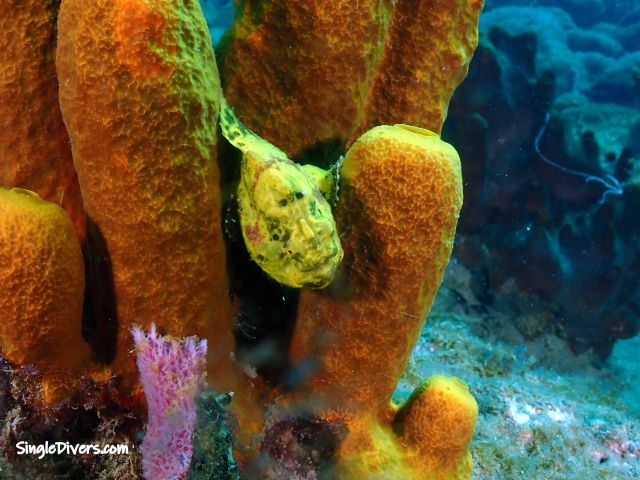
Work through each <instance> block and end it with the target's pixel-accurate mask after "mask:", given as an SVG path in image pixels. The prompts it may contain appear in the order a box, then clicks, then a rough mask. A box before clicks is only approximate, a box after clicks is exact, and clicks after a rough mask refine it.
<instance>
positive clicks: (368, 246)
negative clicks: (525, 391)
mask: <svg viewBox="0 0 640 480" xmlns="http://www.w3.org/2000/svg"><path fill="white" fill-rule="evenodd" d="M461 206H462V178H461V173H460V160H459V157H458V154H457V153H456V151H455V149H454V148H453V147H451V146H450V145H449V144H447V143H445V142H443V141H442V140H441V139H440V137H439V136H438V135H436V134H435V133H433V132H430V131H428V130H424V129H420V128H417V127H411V126H407V125H395V126H380V127H376V128H374V129H372V130H370V131H368V132H367V133H365V134H364V135H362V136H361V137H360V138H359V139H358V140H357V141H356V142H355V143H354V144H353V146H352V147H351V148H350V149H349V151H348V152H347V155H346V157H345V160H344V164H343V167H342V170H341V186H340V199H339V202H338V206H337V208H336V221H337V224H338V229H339V230H340V232H341V238H342V242H343V248H344V251H345V258H344V260H343V263H342V265H341V266H340V269H339V272H338V274H337V276H336V279H335V280H334V282H333V283H332V284H331V285H330V286H329V287H327V288H326V289H324V290H318V291H312V290H304V291H303V292H302V294H301V296H300V303H299V308H298V317H297V324H296V327H295V332H294V336H293V340H292V347H291V357H292V360H294V361H301V360H306V361H312V362H314V363H315V364H316V367H317V368H316V370H315V371H314V372H313V373H312V375H311V376H310V378H309V379H308V381H307V384H306V385H305V386H304V388H303V391H302V392H301V395H300V396H301V397H302V398H304V397H305V396H307V397H309V396H310V397H312V398H315V399H316V401H317V402H318V403H317V405H316V408H317V409H318V410H319V412H320V414H321V415H322V416H323V417H325V418H328V419H332V418H336V417H337V418H339V419H341V420H342V421H344V422H346V424H347V426H348V429H349V435H348V436H347V438H346V439H345V441H344V442H343V444H341V446H340V449H339V451H338V453H337V457H338V472H339V475H338V478H341V479H342V480H345V479H356V478H371V477H370V475H371V474H372V472H375V473H376V474H378V475H379V477H375V478H407V479H457V478H468V475H470V470H469V469H468V468H466V467H467V466H468V465H470V463H464V462H465V460H464V459H465V458H467V456H468V452H467V451H466V450H465V451H464V452H460V451H458V450H455V448H453V446H452V447H451V448H450V449H449V452H450V453H451V455H449V457H451V456H453V459H452V460H450V459H449V457H447V458H446V459H445V458H444V456H443V457H440V456H438V457H437V461H435V460H433V457H429V455H425V454H424V452H425V451H427V447H424V443H425V442H423V441H422V439H423V438H428V439H429V440H434V441H435V440H438V441H440V440H441V438H440V437H439V436H438V435H437V432H440V431H445V430H446V429H447V428H448V427H446V425H448V424H449V423H451V422H453V423H454V424H455V423H456V421H457V420H456V419H458V417H460V418H461V419H462V420H460V421H465V427H466V426H469V425H471V427H470V430H469V428H462V427H461V428H460V429H459V430H455V429H453V428H452V429H451V430H450V433H451V435H453V436H455V437H456V438H452V439H445V441H444V444H443V445H442V446H441V448H442V449H444V450H446V449H447V446H448V445H460V444H464V445H467V444H468V441H469V438H470V432H471V433H472V432H473V426H474V425H475V417H474V414H473V411H474V410H473V408H471V411H472V413H471V414H469V412H468V409H465V408H466V407H467V406H468V405H471V404H473V405H475V401H473V398H472V397H471V396H470V395H469V394H468V392H467V393H466V395H467V397H468V398H467V397H464V395H463V394H461V393H460V392H459V391H458V390H460V389H459V388H458V386H457V384H456V383H455V382H454V383H453V384H452V385H453V386H454V387H455V389H457V390H455V393H456V395H455V396H453V397H452V400H451V401H449V400H446V399H444V397H443V398H441V399H440V404H438V403H437V401H436V402H432V399H434V398H435V399H438V395H439V393H437V392H436V393H435V394H433V395H431V392H433V391H434V389H436V390H437V389H438V388H439V387H440V386H441V385H443V384H446V382H438V381H436V380H433V381H432V382H430V383H428V387H425V388H424V389H423V390H424V391H422V390H421V391H420V393H417V394H416V397H415V399H414V400H413V401H412V402H410V404H408V406H407V407H406V408H405V409H403V410H401V414H400V417H398V419H397V421H396V422H395V423H396V425H397V427H398V429H400V427H402V431H401V432H400V435H397V434H396V433H394V432H393V431H392V430H391V428H390V427H391V425H390V424H391V422H392V419H393V416H394V413H395V412H394V411H393V409H390V406H389V401H390V398H391V395H392V394H393V391H394V390H395V387H396V384H397V382H398V379H399V378H400V375H401V373H402V371H403V370H404V368H405V366H406V363H407V361H408V358H409V355H410V353H411V350H412V348H413V346H414V344H415V342H416V340H417V338H418V335H419V333H420V330H421V329H422V326H423V324H424V321H425V318H426V315H427V313H428V311H429V309H430V308H431V304H432V302H433V299H434V297H435V294H436V292H437V290H438V288H439V286H440V283H441V281H442V276H443V274H444V269H445V267H446V265H447V263H448V261H449V257H450V254H451V249H452V246H453V238H454V234H455V227H456V223H457V219H458V214H459V211H460V208H461ZM446 385H449V384H446ZM448 388H449V387H448V386H447V387H446V388H441V389H440V391H444V393H445V394H447V395H448V394H449V393H450V391H453V390H449V389H448ZM462 397H464V398H465V401H467V403H464V402H463V407H461V408H456V407H451V408H449V407H450V406H451V405H456V401H457V399H458V398H462ZM469 398H470V400H469ZM423 399H426V400H425V402H426V403H428V404H429V406H428V407H424V406H423V403H425V402H422V400H423ZM441 407H442V408H441ZM445 407H446V408H445ZM429 408H431V410H429ZM447 409H448V410H447ZM424 412H431V413H433V415H432V416H433V418H431V419H430V421H431V422H432V424H431V425H428V426H427V425H423V420H424V418H427V417H428V416H429V413H424ZM475 412H476V413H475V415H476V416H477V407H476V410H475ZM467 418H472V419H473V421H466V420H465V419H467ZM418 432H424V434H422V435H421V434H419V433H418ZM429 432H435V433H429ZM423 447H424V448H423ZM444 450H443V451H444ZM434 451H435V450H434ZM437 452H440V451H437ZM461 459H462V460H461ZM432 460H433V461H432ZM451 465H455V466H456V467H451ZM457 466H460V468H458V467H457ZM456 472H462V476H459V477H458V476H455V475H457V474H458V473H456Z"/></svg>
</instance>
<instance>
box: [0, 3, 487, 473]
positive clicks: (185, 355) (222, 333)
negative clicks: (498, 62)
mask: <svg viewBox="0 0 640 480" xmlns="http://www.w3.org/2000/svg"><path fill="white" fill-rule="evenodd" d="M236 5H237V7H238V8H239V9H240V10H239V11H238V12H237V16H236V19H235V23H234V25H233V26H232V28H231V29H230V30H229V32H228V34H227V35H226V37H225V39H224V41H223V42H222V44H221V47H220V52H221V60H222V62H221V72H222V75H223V78H224V83H225V88H226V89H227V92H226V93H227V94H228V96H229V100H230V101H229V104H230V105H231V106H232V107H233V108H234V109H235V112H236V113H237V114H238V118H236V117H235V114H234V113H233V111H232V110H231V109H230V108H229V107H225V106H224V105H225V100H224V98H223V97H222V90H221V87H220V79H219V77H218V69H217V65H216V58H215V55H214V52H213V47H212V42H211V37H210V35H209V32H208V29H207V24H206V21H205V18H204V16H203V13H202V10H201V7H200V4H199V2H197V1H195V0H180V1H171V2H167V1H165V0H133V1H127V2H119V1H109V0H99V1H95V2H86V1H84V0H63V1H62V5H61V8H60V12H59V17H58V24H57V28H58V42H57V51H56V66H57V75H58V80H59V84H60V90H59V101H60V109H61V112H62V117H63V118H64V122H65V125H66V127H67V130H68V132H69V138H70V141H71V147H72V155H73V163H74V166H75V170H76V171H77V176H78V183H79V186H80V191H81V194H82V199H83V203H84V209H85V213H86V218H87V239H86V243H85V256H86V279H87V281H86V285H87V288H86V293H85V296H84V300H85V304H84V318H83V319H82V320H81V316H82V315H81V307H82V290H83V283H82V280H83V278H85V275H84V272H83V269H82V265H83V263H82V257H81V255H80V247H79V242H78V239H77V238H76V237H75V236H74V235H75V234H74V232H73V231H72V229H71V224H70V223H69V220H68V218H67V217H65V215H64V214H63V212H62V210H61V209H60V208H59V207H56V206H55V205H53V204H48V203H47V204H44V205H46V209H49V210H47V211H55V212H57V214H56V215H58V217H59V218H58V222H59V223H60V224H61V225H62V226H64V225H65V222H66V227H65V228H66V230H65V229H63V228H62V226H58V227H57V228H60V229H62V231H63V232H66V234H65V237H64V238H65V239H66V240H67V241H68V244H69V245H68V246H69V249H71V247H73V248H75V257H74V258H73V261H71V262H70V260H69V259H67V258H63V259H61V260H60V261H56V259H55V257H54V258H50V259H48V262H55V265H53V266H51V265H52V263H47V260H41V259H36V261H37V262H38V265H37V267H42V268H45V269H46V271H44V272H39V271H38V270H37V269H35V268H34V269H32V270H30V271H29V272H30V274H32V275H33V274H35V275H38V278H37V280H38V281H31V282H30V283H29V285H37V286H39V287H41V286H44V287H47V288H49V287H50V288H51V289H53V288H54V287H56V288H62V289H71V288H72V287H73V297H72V298H70V300H69V301H68V302H67V303H66V304H65V305H64V307H65V308H66V309H69V310H71V309H73V312H72V313H73V318H71V317H72V316H71V315H69V319H64V318H63V319H61V320H60V321H57V322H54V319H52V323H54V324H55V325H54V326H55V327H56V329H58V330H60V331H61V332H62V333H60V334H58V330H55V332H54V336H53V337H52V336H48V337H47V338H46V342H49V343H43V344H42V345H37V346H36V345H24V347H25V348H24V349H22V350H24V353H25V354H28V355H33V354H34V352H39V351H40V350H38V349H39V348H41V347H42V348H43V353H42V355H44V356H48V357H47V358H53V359H54V360H52V361H50V362H49V364H43V363H38V362H37V361H34V360H33V359H32V358H34V357H28V358H27V357H24V358H18V357H12V356H11V355H10V354H11V353H12V352H11V349H10V346H11V341H14V342H15V339H13V338H12V337H11V335H14V334H15V333H16V332H21V330H20V329H19V328H18V327H16V326H15V325H14V324H15V323H16V322H18V321H20V317H19V318H14V317H16V315H15V314H14V313H13V312H12V311H9V313H8V314H9V315H10V316H11V317H12V322H13V323H12V322H6V323H5V324H3V328H4V327H5V326H7V331H6V332H5V331H4V330H3V332H1V333H2V335H0V338H1V340H2V342H4V343H3V348H4V350H5V353H6V354H7V358H8V360H9V362H8V369H7V371H9V372H10V374H9V377H8V378H10V382H11V389H10V393H8V394H7V395H5V397H7V398H10V402H9V408H11V410H9V411H8V412H7V416H6V418H5V424H6V425H7V428H8V429H9V430H10V431H11V432H12V433H11V435H8V437H7V438H10V439H12V438H13V437H14V436H18V435H23V436H24V437H25V438H27V437H29V436H30V435H32V437H29V438H33V439H34V441H42V440H43V439H49V438H55V439H58V438H60V436H61V435H63V434H64V433H63V432H65V431H66V432H68V431H70V430H74V429H76V427H75V426H74V424H73V421H74V420H73V416H72V415H71V414H70V412H72V411H73V410H74V409H78V410H79V411H81V412H82V413H81V414H79V416H78V419H79V421H86V422H87V428H77V429H76V430H77V431H75V433H74V435H73V438H72V440H77V441H92V440H95V441H97V442H100V443H102V442H104V441H105V440H114V441H115V440H123V439H124V440H126V441H129V442H136V443H137V442H138V441H139V440H140V437H139V435H140V434H141V430H142V423H143V421H144V419H145V415H144V414H145V411H146V412H147V414H148V418H147V433H146V436H145V437H144V440H142V448H141V454H142V458H140V456H139V455H134V456H131V457H128V458H127V457H125V458H124V459H123V458H121V457H114V458H112V459H108V460H104V459H99V460H98V459H92V458H85V457H73V456H64V457H60V458H56V459H47V461H46V462H44V465H45V467H43V468H42V472H43V475H55V474H56V472H59V471H64V469H65V467H66V466H69V471H70V472H72V474H71V475H88V476H90V477H91V478H109V477H110V476H113V475H115V476H117V477H119V478H120V477H122V478H125V477H127V476H129V477H131V478H133V477H135V476H137V475H140V474H142V475H143V476H144V477H146V478H153V479H154V480H162V479H163V478H202V477H207V476H210V475H211V474H215V475H220V477H221V478H223V477H227V478H238V477H239V476H242V477H243V478H245V477H246V478H283V477H288V478H296V477H297V478H305V477H306V478H318V476H322V475H333V476H335V477H336V478H341V479H343V480H349V479H356V478H357V479H374V478H406V479H416V480H417V479H432V480H436V479H438V480H445V479H448V480H458V479H460V480H462V479H468V478H470V475H471V458H470V454H469V442H470V439H471V436H472V434H473V429H474V426H475V422H476V418H477V406H476V403H475V400H474V399H473V397H472V396H471V394H470V393H469V389H468V388H467V386H466V385H465V384H464V383H462V382H461V381H460V380H458V379H455V378H449V377H442V376H440V377H438V376H436V377H432V378H430V379H429V380H427V382H426V383H425V384H424V385H421V386H420V387H418V388H417V389H416V391H415V394H414V395H413V396H412V397H411V399H410V400H409V401H407V402H406V403H404V404H403V405H396V404H393V403H392V402H391V397H392V394H393V391H394V389H395V388H396V384H397V382H398V379H399V377H400V375H401V373H402V371H403V369H404V368H405V366H406V363H407V361H408V359H409V356H410V353H411V349H412V348H413V345H414V343H415V342H416V340H417V339H418V336H419V332H420V330H421V329H422V327H423V325H424V322H425V320H426V316H427V314H428V312H429V309H430V307H431V304H432V302H433V299H434V296H435V294H436V292H437V290H438V288H439V285H440V283H441V280H442V275H443V272H444V269H445V266H446V264H447V262H448V260H449V256H450V254H451V249H452V246H453V238H454V234H455V228H456V223H457V219H458V215H459V211H460V207H461V203H462V180H461V176H460V162H459V158H458V155H457V153H456V151H455V149H454V148H453V147H452V146H451V145H449V144H447V143H445V142H443V141H442V140H441V139H440V136H439V135H438V133H437V132H439V131H440V129H441V127H442V122H443V120H444V118H445V116H446V110H447V104H448V99H449V97H450V95H451V93H452V91H453V89H454V88H455V87H456V86H457V85H458V83H459V82H460V81H461V80H462V78H463V77H464V75H465V74H466V70H467V66H468V62H469V60H470V57H471V55H472V54H473V50H474V48H475V46H476V42H477V28H476V26H477V19H478V15H479V13H480V10H481V8H482V5H483V2H482V1H480V0H456V2H448V3H447V2H440V1H433V0H422V1H418V2H413V1H409V0H407V1H404V0H400V1H398V2H391V3H389V2H386V3H385V2H373V1H367V2H364V3H361V2H355V3H354V2H344V1H341V0H339V1H335V2H333V1H332V2H318V1H310V2H306V3H304V4H301V3H300V2H284V1H279V0H276V1H273V2H267V3H264V2H257V1H247V2H237V3H236ZM52 6H54V7H55V4H52ZM409 12H411V14H409ZM344 16H348V17H349V22H345V21H344ZM412 19H413V20H415V21H412ZM288 46H292V48H288ZM47 48H52V47H50V46H48V47H47ZM50 55H52V53H50ZM49 66H50V64H49ZM19 68H22V67H19ZM47 98H48V99H51V98H54V97H51V96H48V97H47ZM265 112H267V113H265ZM220 114H222V115H223V117H222V120H221V122H220V126H221V127H222V131H223V133H224V134H225V136H226V138H227V139H228V142H227V141H224V140H223V139H222V137H219V136H218V126H219V123H218V120H219V116H220ZM240 120H241V121H240ZM408 122H411V123H413V124H415V125H416V126H410V125H407V124H406V123H408ZM243 123H246V124H247V126H248V127H249V128H251V129H252V130H253V131H255V133H253V132H252V131H249V130H248V129H247V128H245V127H244V126H243V125H242V124H243ZM383 123H389V124H391V125H378V124H383ZM392 125H393V126H392ZM423 127H425V128H430V129H431V130H433V131H430V130H426V129H425V128H423ZM434 132H436V133H434ZM0 140H2V137H0ZM3 147H4V145H3ZM347 148H348V150H347ZM342 154H344V155H345V157H344V161H343V162H342V161H341V155H342ZM301 157H304V158H305V160H306V161H305V162H304V163H305V165H300V164H299V163H295V162H294V160H300V159H301ZM236 160H237V161H236ZM327 167H331V168H327ZM3 192H4V191H3ZM3 195H7V196H8V197H7V198H10V197H11V196H13V197H15V196H18V197H20V196H23V197H25V198H21V197H20V200H21V201H28V202H33V203H37V202H41V201H40V200H38V199H37V198H36V197H34V196H30V195H23V194H22V193H21V192H20V191H7V192H6V193H3ZM13 197H11V198H13ZM0 200H2V197H0ZM283 201H284V203H283ZM12 202H13V200H11V201H9V200H7V202H6V203H8V204H9V206H12V205H13V203H12ZM41 203H42V202H41ZM0 205H1V204H0ZM44 208H45V207H43V209H44ZM52 209H53V210H52ZM332 210H333V211H332ZM223 212H226V214H225V216H224V218H223ZM334 214H335V221H334V218H333V215H334ZM43 220H46V219H43ZM10 222H11V219H9V220H5V218H4V217H3V218H2V221H0V226H6V227H7V228H6V231H5V232H4V235H5V236H6V237H7V238H8V239H11V241H12V242H13V243H10V242H8V243H6V244H5V243H3V244H2V245H1V246H0V254H1V256H3V257H7V258H10V260H8V261H7V262H6V263H7V265H8V266H9V270H8V272H9V274H11V273H12V272H14V270H15V269H16V268H23V260H27V261H29V260H30V258H29V255H22V256H19V257H18V258H20V261H16V260H15V259H14V258H15V254H16V252H22V251H23V250H25V251H27V252H29V251H30V250H29V249H33V248H35V247H36V246H37V243H38V242H40V241H50V240H51V237H52V236H54V234H53V233H50V235H48V236H47V235H45V236H43V233H42V232H44V233H45V234H46V233H47V232H50V230H47V229H46V228H45V226H44V225H41V224H40V223H39V220H38V219H37V215H35V214H33V215H32V216H30V217H29V222H28V225H27V226H26V227H21V228H23V230H22V231H23V232H24V233H25V235H21V236H20V235H19V236H16V235H15V230H16V229H15V228H14V227H13V225H11V223H10ZM234 226H237V230H239V236H240V240H238V239H237V237H236V236H234V233H233V229H234ZM223 228H224V230H223ZM32 230H33V231H32ZM0 231H1V230H0ZM223 233H226V234H227V238H224V235H223ZM341 242H342V244H343V247H344V259H343V249H342V247H341ZM5 245H6V248H8V251H7V252H4V251H3V250H2V249H4V248H5ZM50 252H51V249H50V248H49V253H50ZM54 253H55V252H54ZM288 255H289V256H290V257H289V256H288ZM261 257H262V258H261ZM252 258H253V260H255V262H254V261H253V260H252ZM341 260H342V262H341ZM61 266H63V267H64V268H66V269H69V268H72V269H73V271H65V272H62V273H63V274H64V275H65V276H66V278H65V279H64V281H61V280H60V279H59V278H58V277H56V275H57V273H59V272H58V270H57V269H56V268H61ZM0 268H1V267H0ZM25 268H26V267H25ZM260 268H262V269H263V270H261V269H260ZM29 272H27V273H29ZM265 272H266V273H267V275H265ZM47 275H49V276H52V277H56V278H52V279H49V278H48V277H47ZM22 277H24V278H26V279H27V280H33V278H30V277H29V276H28V275H23V276H22ZM22 277H20V278H21V279H22V280H24V278H22ZM40 277H42V278H40ZM42 279H44V280H45V282H43V281H42ZM70 279H71V280H70ZM49 280H51V285H48V282H49ZM54 281H55V284H54V283H53V282H54ZM280 282H281V283H280ZM7 285H9V287H8V288H12V287H11V284H10V283H7ZM291 287H296V289H294V288H291ZM299 287H306V288H308V289H305V288H303V289H301V290H298V288H299ZM323 287H324V288H323ZM0 288H5V287H4V286H3V287H0ZM63 294H65V295H66V294H69V295H71V294H70V293H69V292H68V291H67V290H64V292H63ZM39 295H41V291H40V290H39V289H33V290H30V289H26V290H25V292H24V293H20V294H19V295H18V297H17V298H18V299H19V300H20V301H21V302H27V303H29V302H32V301H34V300H35V299H41V298H42V297H40V296H39ZM56 301H58V302H60V299H59V298H58V299H57V300H56ZM29 304H30V303H29ZM0 305H2V304H1V303H0ZM47 305H49V304H47ZM274 306H275V308H274ZM274 311H275V315H274V317H275V318H273V319H267V318H266V317H268V316H270V314H271V313H273V312H274ZM251 317H253V318H251ZM27 320H28V321H30V322H31V325H33V327H32V330H33V331H31V332H29V335H32V334H34V333H38V332H42V331H43V330H42V329H43V328H45V327H48V326H49V324H45V325H44V326H43V325H42V324H37V322H36V321H35V320H30V319H27ZM251 320H253V321H254V322H255V323H256V324H260V325H261V326H260V328H261V329H262V331H261V332H264V336H262V337H261V336H260V335H254V336H253V338H250V337H251V336H252V333H254V332H253V331H252V330H251V328H250V327H248V326H247V325H248V323H247V322H249V321H251ZM134 324H138V325H140V327H136V328H134V329H133V337H134V340H133V342H132V339H131V337H130V330H131V328H132V327H133V326H134ZM154 324H155V325H157V328H156V326H155V325H154ZM23 326H24V325H22V326H21V327H20V328H22V327H23ZM34 327H35V328H34ZM67 328H69V329H70V330H71V331H72V332H73V334H74V335H75V337H73V338H68V337H65V336H64V335H65V334H66V333H67V332H66V330H65V329H67ZM149 330H150V332H149V333H148V334H147V333H144V332H146V331H149ZM81 333H84V334H85V336H86V337H87V341H88V343H89V344H90V346H91V348H92V351H93V357H94V359H95V360H97V361H99V362H100V366H99V367H98V366H96V368H95V369H93V371H92V372H91V375H88V376H86V375H85V376H82V375H79V380H78V381H79V387H78V389H77V391H74V392H73V393H74V395H66V398H64V402H61V403H60V404H59V405H54V406H53V407H52V406H50V405H47V402H44V403H43V402H41V401H39V399H40V397H41V396H42V395H43V392H44V396H45V397H47V396H48V394H47V391H48V388H47V384H46V383H45V388H44V389H42V388H40V378H41V377H42V375H44V377H45V379H46V377H47V374H48V373H49V370H48V368H50V367H51V366H52V365H54V366H55V365H57V364H59V363H60V362H61V361H62V360H63V359H65V358H67V357H71V356H73V358H74V359H75V360H76V361H79V362H80V366H82V367H84V368H87V367H88V366H89V364H88V362H87V361H86V360H84V357H78V356H77V352H78V351H80V350H82V349H83V348H85V347H86V345H85V343H84V339H83V338H82V336H81ZM261 334H262V333H261ZM29 335H27V336H26V337H25V338H32V337H30V336H29ZM76 337H77V338H76ZM194 337H197V338H200V339H202V340H201V341H196V340H195V338H194ZM249 338H250V339H249ZM265 338H268V339H269V340H270V341H273V343H272V344H271V345H269V344H268V343H267V342H263V340H264V339H265ZM248 339H249V340H248ZM62 340H64V342H65V343H66V344H68V345H72V346H73V347H69V348H68V350H67V351H64V352H60V351H58V350H55V349H54V347H58V346H61V345H54V346H53V347H51V348H50V346H51V342H56V341H62ZM41 343H42V342H41ZM5 344H6V346H5ZM134 344H135V348H134ZM43 345H44V346H43ZM205 345H207V346H208V348H205ZM87 351H88V350H87ZM134 351H136V352H137V366H138V369H136V364H135V362H134V355H133V352H134ZM273 351H275V352H276V354H275V355H279V357H278V360H277V361H276V362H274V363H272V364H269V361H270V359H271V357H272V356H273ZM205 357H206V360H205ZM265 359H266V361H264V360H265ZM263 361H264V362H263ZM261 362H263V363H261ZM278 362H279V363H278ZM265 365H266V367H265ZM34 367H35V368H34ZM72 367H73V366H70V367H69V368H68V369H67V368H65V372H66V373H69V372H72V371H73V368H72ZM205 368H206V372H207V380H208V384H209V387H210V389H211V390H210V391H205V392H203V393H201V394H200V395H199V396H197V394H198V391H199V389H200V388H201V387H202V382H203V376H204V371H205ZM79 373H82V372H79ZM138 374H139V377H138ZM0 379H1V378H0ZM1 386H2V384H1V382H0V387H1ZM143 394H144V396H145V397H146V403H147V408H146V409H145V408H144V402H143V401H142V400H143ZM196 397H197V398H196ZM225 398H226V400H229V399H230V400H231V401H230V402H229V405H228V409H229V413H227V412H226V406H225V405H221V403H225V401H224V399H225ZM30 399H33V402H30V401H29V400H30ZM196 402H197V403H196ZM196 405H197V408H196ZM0 413H1V412H0ZM12 415H13V417H12ZM23 418H24V419H25V420H22V419H23ZM16 419H18V420H16ZM52 419H53V421H55V423H56V428H55V429H51V428H50V422H51V421H52ZM14 421H15V422H18V423H20V422H22V423H23V428H22V427H18V428H15V425H14ZM110 422H111V423H110ZM92 428H94V429H97V430H96V431H97V433H95V434H94V436H93V437H92V433H91V432H92ZM8 445H9V444H7V445H5V449H6V450H8V451H9V454H10V455H11V454H12V452H11V451H10V448H8ZM231 452H233V455H234V457H235V458H233V457H232V456H231ZM192 454H193V461H192ZM11 458H15V456H13V457H11ZM236 462H237V463H236ZM13 463H14V465H15V466H16V468H17V469H18V470H23V471H25V472H27V473H31V472H32V471H33V470H34V468H35V470H37V468H38V467H37V466H35V467H34V461H33V459H27V460H25V461H23V462H20V461H14V462H13ZM36 465H37V464H36ZM140 467H141V470H142V471H140ZM212 472H215V473H212Z"/></svg>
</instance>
